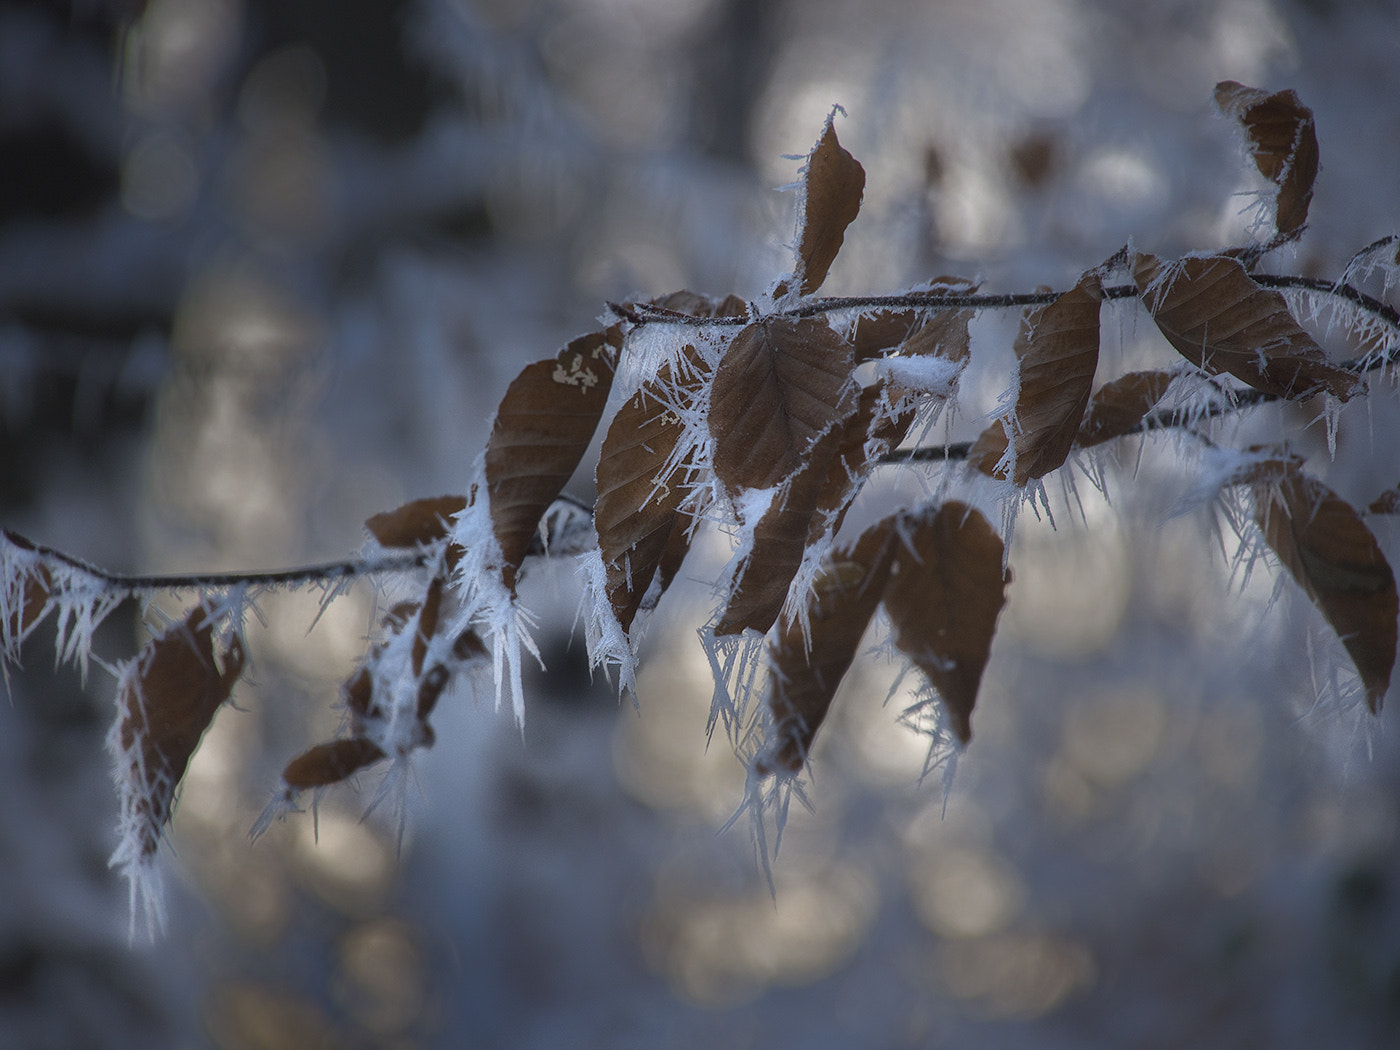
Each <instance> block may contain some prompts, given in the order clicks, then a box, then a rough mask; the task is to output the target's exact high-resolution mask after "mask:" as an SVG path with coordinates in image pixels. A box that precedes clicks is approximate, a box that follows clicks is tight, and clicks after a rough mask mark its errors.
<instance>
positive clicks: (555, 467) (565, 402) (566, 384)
mask: <svg viewBox="0 0 1400 1050" xmlns="http://www.w3.org/2000/svg"><path fill="white" fill-rule="evenodd" d="M620 338H621V336H620V332H619V331H618V330H617V329H609V331H608V332H607V333H603V332H593V333H590V334H589V335H585V336H580V337H579V338H577V339H575V340H573V341H572V342H571V343H569V345H568V346H566V347H565V348H564V349H563V350H562V351H560V353H559V356H558V357H554V358H547V359H546V360H544V361H537V362H535V363H534V364H532V365H528V366H527V367H526V368H525V370H524V371H522V372H521V373H520V375H518V376H516V378H515V379H514V380H513V381H512V382H511V384H510V386H509V388H507V390H506V394H505V397H504V398H502V399H501V404H500V407H498V408H497V410H496V421H495V423H494V425H493V426H492V428H491V437H490V439H489V441H488V442H487V445H486V485H487V490H488V492H489V495H490V501H491V502H490V507H491V526H492V530H493V532H494V533H495V536H496V540H497V542H498V543H499V544H500V546H501V554H502V556H503V558H504V565H503V566H502V571H503V575H504V578H505V582H506V585H507V586H509V587H511V588H514V586H515V574H516V570H518V569H519V567H520V563H521V561H522V560H523V559H524V557H525V555H526V553H527V552H528V551H529V549H530V543H531V540H532V539H533V538H534V535H535V530H536V528H537V527H538V526H539V523H540V519H541V518H542V517H543V516H544V513H545V511H547V510H548V509H549V505H550V504H551V503H552V502H553V501H554V499H555V497H556V496H558V495H559V493H560V492H561V491H562V490H563V488H564V485H565V484H566V483H567V482H568V480H569V478H570V476H571V475H572V474H573V472H574V470H575V469H576V468H577V467H578V464H579V461H580V460H581V459H582V458H583V454H584V452H586V451H587V449H588V445H589V442H590V441H591V440H592V439H593V432H594V431H595V430H596V429H597V427H598V421H599V419H600V418H601V417H602V414H603V409H604V407H605V406H606V405H607V401H608V391H609V390H611V389H612V380H613V369H614V366H615V346H614V344H615V343H616V342H617V341H618V340H620Z"/></svg>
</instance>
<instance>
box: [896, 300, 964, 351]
mask: <svg viewBox="0 0 1400 1050" xmlns="http://www.w3.org/2000/svg"><path fill="white" fill-rule="evenodd" d="M975 313H976V311H974V310H940V311H938V312H937V313H935V314H934V315H933V316H932V317H930V318H929V319H928V320H927V321H925V322H924V323H923V324H922V325H921V326H920V327H918V328H916V329H915V330H914V331H913V332H912V333H911V334H910V336H909V338H908V339H906V340H905V341H904V344H903V345H902V346H901V347H900V353H901V354H903V355H905V356H908V357H943V358H946V359H947V360H949V361H966V360H967V358H968V354H969V352H970V347H971V335H970V334H969V332H968V328H967V326H968V325H969V324H970V323H971V321H972V318H973V316H974V314H975Z"/></svg>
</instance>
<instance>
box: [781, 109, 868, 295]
mask: <svg viewBox="0 0 1400 1050" xmlns="http://www.w3.org/2000/svg"><path fill="white" fill-rule="evenodd" d="M803 181H804V185H805V186H806V197H805V200H804V201H803V207H802V211H803V223H802V242H801V244H800V245H799V246H798V249H797V254H798V258H799V261H800V275H801V278H802V294H803V295H811V294H812V293H813V292H815V291H816V290H817V289H818V288H820V287H821V284H822V282H823V281H824V280H826V272H827V270H829V269H831V264H832V262H834V261H835V259H836V253H837V252H839V251H840V250H841V244H842V242H843V241H844V240H845V238H846V227H847V226H849V225H850V224H851V223H852V222H853V221H854V220H855V217H856V215H858V214H859V213H860V198H861V194H862V193H864V192H865V169H864V168H862V167H861V166H860V162H859V161H858V160H856V159H855V158H854V157H852V156H851V155H850V154H849V153H847V152H846V151H845V150H844V149H843V148H842V147H841V143H840V142H838V141H837V139H836V128H835V126H834V125H833V123H832V121H831V120H828V121H827V122H826V129H825V130H824V131H823V132H822V137H821V139H820V140H819V141H818V142H817V145H816V147H815V148H814V149H813V150H812V152H811V153H810V154H808V156H807V170H806V177H805V179H804V180H803Z"/></svg>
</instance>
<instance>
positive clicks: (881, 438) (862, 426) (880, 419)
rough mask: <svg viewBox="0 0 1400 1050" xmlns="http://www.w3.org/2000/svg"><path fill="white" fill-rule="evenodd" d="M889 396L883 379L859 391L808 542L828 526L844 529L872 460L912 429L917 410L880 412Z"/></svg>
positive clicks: (822, 488) (823, 489) (834, 528)
mask: <svg viewBox="0 0 1400 1050" xmlns="http://www.w3.org/2000/svg"><path fill="white" fill-rule="evenodd" d="M886 397H888V389H887V384H886V383H885V382H884V381H883V380H881V381H878V382H876V383H875V384H873V385H871V386H868V387H866V388H865V389H864V390H862V391H861V392H860V399H859V401H858V402H857V405H856V410H855V412H853V413H852V414H851V417H850V418H849V419H848V420H846V425H845V427H844V430H843V433H842V437H841V445H840V447H839V448H838V449H837V452H836V455H835V456H833V457H832V459H831V462H830V464H829V466H828V467H827V470H826V479H825V480H824V481H823V482H822V487H821V492H820V493H819V494H818V497H817V506H816V513H815V514H814V515H812V522H811V526H810V528H809V530H808V535H807V542H808V543H809V544H810V543H812V542H813V541H814V540H816V539H817V537H818V536H820V535H821V534H822V533H823V532H825V531H827V530H828V529H829V530H830V531H831V533H832V534H833V535H835V534H836V533H837V532H840V531H841V524H842V522H843V520H844V519H845V516H846V510H847V509H848V508H849V507H850V505H851V501H852V500H854V499H855V497H856V494H857V493H858V492H859V491H860V487H861V485H862V484H864V482H865V479H866V478H867V477H868V476H869V475H870V464H871V461H872V460H874V459H878V458H879V457H880V456H882V455H884V454H885V453H886V452H888V451H889V450H890V449H892V448H895V447H896V446H897V445H898V444H899V443H900V442H901V441H903V440H904V438H905V436H906V435H907V434H908V433H909V428H910V427H911V426H912V425H913V423H914V416H915V412H914V410H913V409H912V408H911V409H906V410H905V411H903V412H898V413H895V414H890V413H888V412H880V411H879V409H880V404H881V399H882V398H886Z"/></svg>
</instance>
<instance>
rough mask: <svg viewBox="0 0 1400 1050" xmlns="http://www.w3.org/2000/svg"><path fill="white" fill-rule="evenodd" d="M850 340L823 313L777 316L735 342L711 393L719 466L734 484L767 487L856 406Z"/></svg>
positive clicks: (730, 486)
mask: <svg viewBox="0 0 1400 1050" xmlns="http://www.w3.org/2000/svg"><path fill="white" fill-rule="evenodd" d="M854 367H855V357H854V351H853V349H852V347H851V344H850V343H849V342H847V341H846V340H845V339H843V338H841V336H839V335H838V334H837V333H836V332H834V331H833V330H832V329H831V326H830V325H828V324H827V323H826V322H825V321H824V320H821V319H819V318H802V319H799V320H790V319H788V318H784V317H770V318H767V319H765V320H763V321H758V322H755V323H754V324H751V325H748V326H747V327H746V328H744V329H743V330H742V331H741V332H740V333H739V334H738V335H737V336H736V337H735V338H734V342H733V343H731V344H730V346H729V349H728V351H726V353H725V355H724V359H723V360H722V361H721V362H720V365H719V369H718V370H717V371H716V373H715V378H714V383H713V384H712V386H711V393H710V415H709V425H710V433H711V434H712V435H713V436H714V468H715V473H716V474H717V475H718V476H719V479H720V480H721V481H722V482H723V483H724V485H725V487H726V488H727V489H728V490H729V491H730V492H731V493H736V492H739V491H742V490H743V489H766V488H769V487H771V486H773V485H776V484H777V483H778V482H780V481H782V480H783V479H784V478H787V477H790V476H791V475H792V474H793V473H795V472H796V471H797V469H798V468H799V467H801V466H802V464H803V462H804V460H805V458H806V456H807V454H808V452H809V451H810V450H811V448H812V445H813V443H814V442H815V441H816V440H817V438H819V437H820V436H821V435H822V434H823V433H825V432H826V431H827V430H829V429H830V428H831V427H833V426H837V425H840V424H843V423H844V422H845V420H846V417H847V416H849V415H850V414H851V413H852V412H853V411H855V407H856V395H857V387H856V384H855V383H854V381H853V380H852V379H851V371H852V369H853V368H854Z"/></svg>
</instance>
